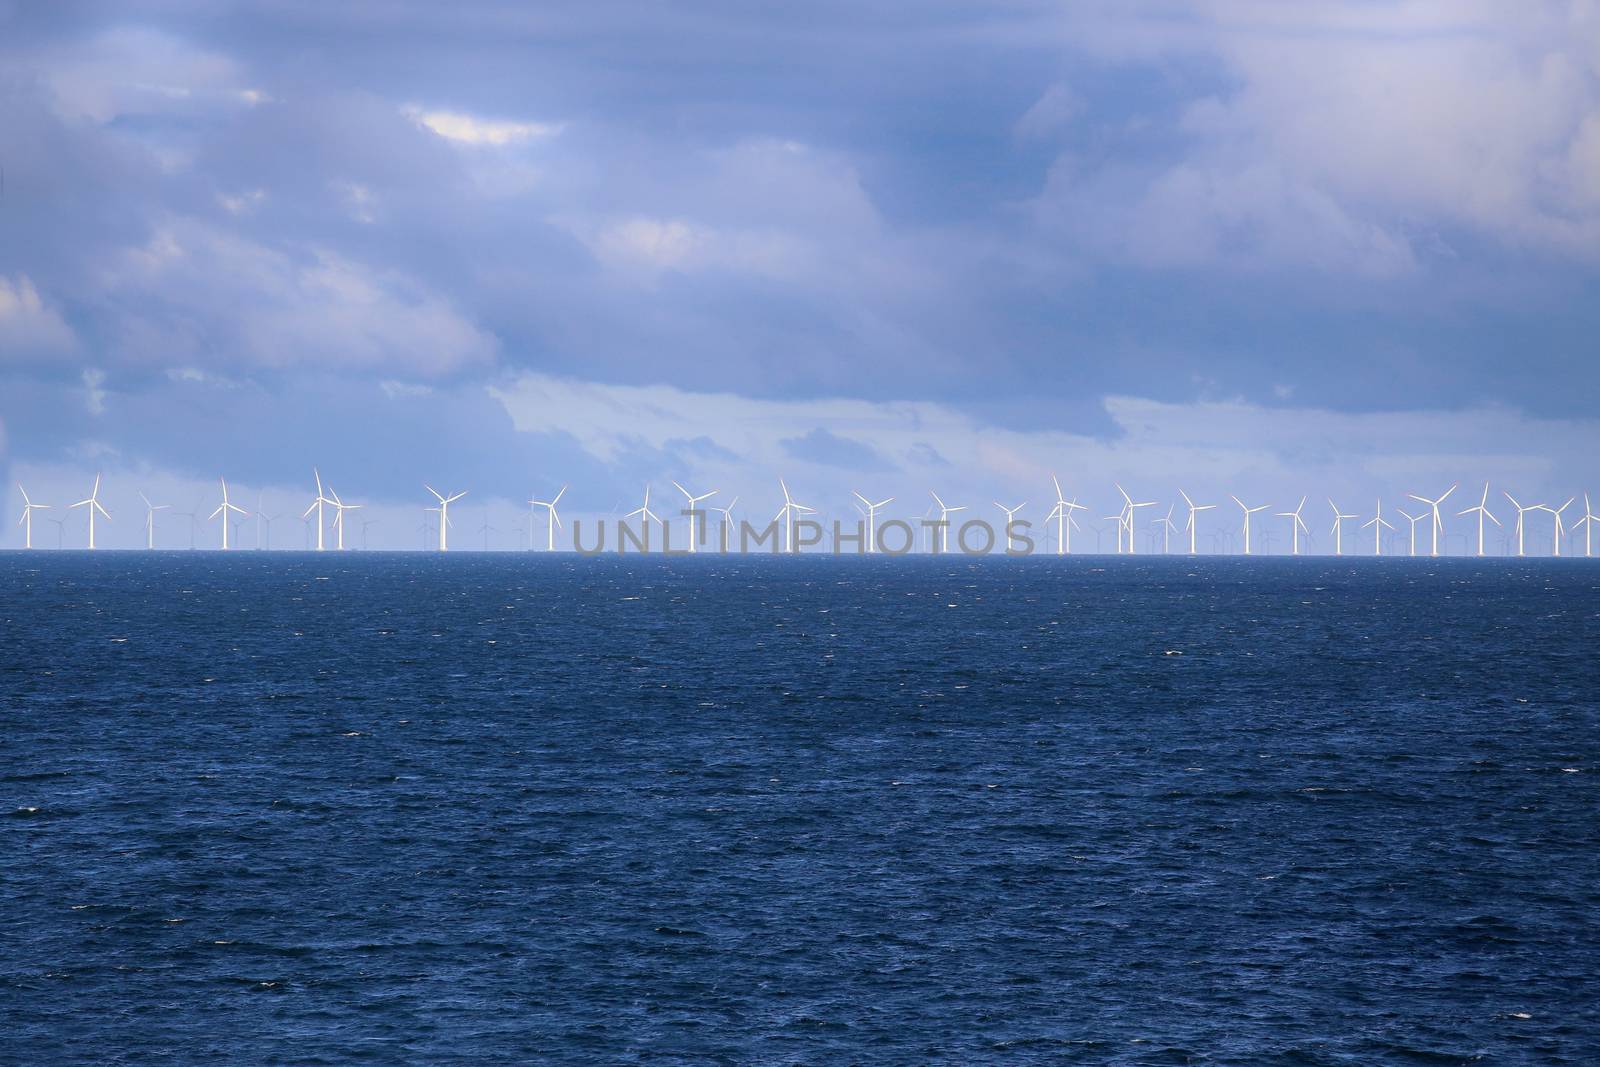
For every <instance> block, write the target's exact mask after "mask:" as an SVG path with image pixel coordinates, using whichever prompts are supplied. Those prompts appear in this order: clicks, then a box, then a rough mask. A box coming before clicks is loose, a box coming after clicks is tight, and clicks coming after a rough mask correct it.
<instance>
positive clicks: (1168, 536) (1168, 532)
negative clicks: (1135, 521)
mask: <svg viewBox="0 0 1600 1067" xmlns="http://www.w3.org/2000/svg"><path fill="white" fill-rule="evenodd" d="M1177 506H1178V505H1176V504H1169V505H1168V506H1167V513H1166V514H1165V515H1163V516H1162V517H1161V518H1159V519H1157V520H1156V522H1158V523H1160V524H1161V525H1162V527H1163V529H1162V531H1161V554H1162V555H1163V556H1170V555H1172V531H1173V530H1176V529H1177V528H1178V524H1177V523H1175V522H1173V521H1172V511H1173V509H1174V508H1176V507H1177Z"/></svg>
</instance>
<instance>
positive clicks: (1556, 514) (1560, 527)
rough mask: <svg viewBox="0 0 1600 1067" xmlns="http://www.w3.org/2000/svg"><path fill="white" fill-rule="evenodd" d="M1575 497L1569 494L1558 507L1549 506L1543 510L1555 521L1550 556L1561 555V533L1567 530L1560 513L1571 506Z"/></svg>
mask: <svg viewBox="0 0 1600 1067" xmlns="http://www.w3.org/2000/svg"><path fill="white" fill-rule="evenodd" d="M1575 499H1577V498H1576V497H1570V496H1569V497H1567V502H1566V503H1565V504H1562V505H1561V506H1560V507H1559V508H1551V507H1547V508H1545V510H1546V511H1548V512H1549V513H1550V515H1551V517H1552V518H1554V519H1555V520H1556V521H1555V534H1554V536H1555V543H1554V545H1552V546H1551V548H1550V554H1551V555H1552V556H1559V555H1561V535H1562V534H1564V533H1566V532H1567V528H1566V524H1565V523H1563V522H1562V521H1561V513H1562V512H1564V511H1566V510H1567V509H1568V508H1570V507H1571V506H1572V502H1573V501H1574V500H1575Z"/></svg>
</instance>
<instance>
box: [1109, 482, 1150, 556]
mask: <svg viewBox="0 0 1600 1067" xmlns="http://www.w3.org/2000/svg"><path fill="white" fill-rule="evenodd" d="M1112 484H1113V485H1116V483H1115V482H1113V483H1112ZM1117 492H1119V493H1121V494H1122V499H1123V500H1124V501H1125V503H1124V504H1123V507H1122V514H1123V515H1126V516H1127V518H1126V520H1124V525H1125V526H1126V527H1127V529H1128V555H1130V556H1131V555H1133V514H1134V509H1135V508H1153V507H1155V505H1156V502H1155V501H1154V500H1141V501H1139V502H1138V503H1135V502H1134V499H1133V497H1131V496H1129V495H1128V491H1127V490H1126V489H1124V488H1122V486H1120V485H1118V486H1117Z"/></svg>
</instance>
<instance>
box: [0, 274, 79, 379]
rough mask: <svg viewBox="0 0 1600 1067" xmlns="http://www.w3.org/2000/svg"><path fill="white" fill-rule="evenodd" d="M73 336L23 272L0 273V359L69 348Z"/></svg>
mask: <svg viewBox="0 0 1600 1067" xmlns="http://www.w3.org/2000/svg"><path fill="white" fill-rule="evenodd" d="M76 347H77V338H76V337H75V336H74V334H73V332H72V329H71V327H69V326H68V325H67V324H66V322H65V321H64V320H63V319H62V318H61V315H60V313H59V312H57V311H56V310H55V309H54V308H52V307H50V306H49V305H48V304H46V303H45V301H44V299H43V298H42V297H41V296H40V295H39V291H38V289H36V288H35V287H34V284H33V281H32V280H31V279H30V278H29V277H28V276H27V275H26V274H19V275H17V276H16V277H14V278H10V277H7V276H5V275H3V274H0V361H4V360H7V359H23V358H27V357H30V356H49V355H55V354H60V353H63V352H70V351H72V350H73V349H74V348H76Z"/></svg>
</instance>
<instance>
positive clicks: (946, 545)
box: [928, 489, 967, 552]
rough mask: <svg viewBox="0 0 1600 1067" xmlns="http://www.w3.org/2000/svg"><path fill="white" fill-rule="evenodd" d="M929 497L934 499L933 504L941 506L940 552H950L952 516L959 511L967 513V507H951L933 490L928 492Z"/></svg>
mask: <svg viewBox="0 0 1600 1067" xmlns="http://www.w3.org/2000/svg"><path fill="white" fill-rule="evenodd" d="M928 495H929V496H931V497H933V502H934V503H935V504H937V505H939V551H940V552H949V551H950V516H951V515H954V514H955V513H956V512H958V511H966V510H967V506H966V505H965V504H962V505H960V506H959V507H950V506H949V505H948V504H946V503H945V502H944V501H943V500H940V499H939V494H938V493H935V492H934V491H933V490H932V489H929V490H928Z"/></svg>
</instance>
